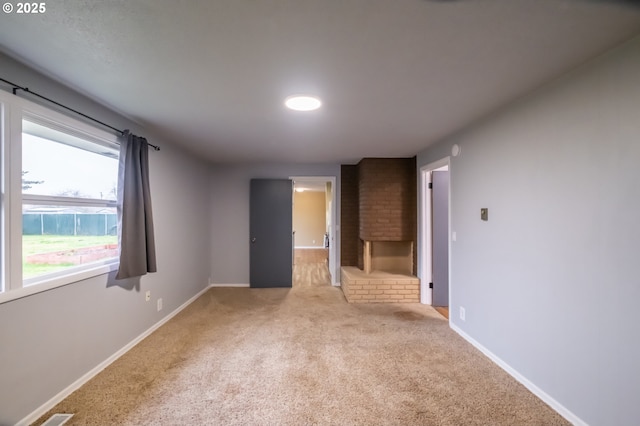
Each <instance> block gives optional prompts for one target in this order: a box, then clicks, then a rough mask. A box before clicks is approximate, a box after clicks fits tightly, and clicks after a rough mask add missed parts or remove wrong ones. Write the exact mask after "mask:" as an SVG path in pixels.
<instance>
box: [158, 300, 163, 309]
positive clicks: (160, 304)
mask: <svg viewBox="0 0 640 426" xmlns="http://www.w3.org/2000/svg"><path fill="white" fill-rule="evenodd" d="M161 310H162V298H160V299H158V312H160V311H161Z"/></svg>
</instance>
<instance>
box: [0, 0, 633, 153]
mask: <svg viewBox="0 0 640 426" xmlns="http://www.w3.org/2000/svg"><path fill="white" fill-rule="evenodd" d="M633 3H634V2H624V1H619V2H615V1H605V0H600V1H598V0H475V1H473V0H458V1H426V0H394V1H390V0H217V1H205V0H189V1H186V0H185V1H179V0H131V1H79V0H65V1H58V2H47V3H46V4H47V11H46V13H44V14H41V15H17V14H15V13H13V14H4V16H1V17H0V24H1V25H0V48H1V49H2V50H3V51H4V52H5V53H7V54H9V55H10V56H14V57H17V58H18V59H19V60H21V61H23V62H26V63H27V64H29V65H31V66H34V67H36V68H37V69H40V70H44V71H45V72H46V73H47V74H49V75H51V76H52V77H54V78H55V79H57V80H60V81H62V82H64V83H65V84H67V85H69V86H71V87H73V88H75V89H77V90H79V91H81V92H83V93H85V94H88V95H89V96H91V97H92V98H94V99H96V100H98V101H100V102H101V103H103V104H105V105H107V106H110V107H112V108H115V109H116V110H118V111H121V112H122V113H124V114H126V115H128V116H129V117H131V118H133V119H135V120H137V121H139V122H141V123H143V124H144V125H146V126H148V127H150V128H153V129H154V130H157V131H158V132H159V134H165V135H166V136H167V138H170V139H172V140H175V141H176V142H178V143H182V144H184V145H185V146H187V147H188V149H189V150H191V151H193V152H196V153H198V154H200V155H202V156H204V157H206V158H208V159H209V160H211V161H213V162H240V161H243V162H247V161H269V162H342V163H349V162H353V161H357V160H359V159H360V158H362V157H397V156H412V155H415V154H416V153H417V152H418V151H420V150H421V149H423V148H425V147H426V146H428V145H429V144H431V143H434V142H435V141H437V140H438V139H440V138H442V137H444V136H446V135H448V134H451V133H452V132H455V131H456V130H458V129H460V128H462V127H464V126H466V125H468V124H469V123H471V122H473V121H474V120H477V119H479V118H480V117H482V116H485V115H487V114H489V113H490V112H492V111H494V110H496V109H497V108H499V107H501V106H503V105H505V104H506V103H508V102H510V101H512V100H513V99H515V98H517V97H519V96H522V95H523V94H525V93H527V92H528V91H530V90H532V89H534V88H536V87H539V86H540V85H542V84H544V83H545V82H547V81H549V80H551V79H553V78H556V77H558V76H559V75H561V74H562V73H564V72H566V71H568V70H570V69H572V68H574V67H576V66H578V65H579V64H581V63H583V62H585V61H586V60H588V59H590V58H592V57H594V56H596V55H598V54H601V53H602V52H604V51H606V50H607V49H610V48H611V47H613V46H615V45H617V44H619V43H621V42H623V41H625V40H627V39H629V38H630V37H632V36H634V35H636V34H638V33H640V8H638V7H635V6H634V5H633ZM1 74H2V73H1V70H0V77H2V75H1ZM17 83H18V84H20V82H17ZM33 89H34V90H36V91H38V90H37V89H36V88H33ZM299 92H301V93H311V94H316V95H318V96H320V97H321V98H322V100H323V102H324V105H323V108H322V109H321V110H319V111H316V112H313V113H295V112H291V111H287V110H285V108H284V107H283V100H284V98H285V97H286V96H288V95H290V94H293V93H299ZM154 133H155V132H154Z"/></svg>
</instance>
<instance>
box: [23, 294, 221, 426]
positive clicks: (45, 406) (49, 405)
mask: <svg viewBox="0 0 640 426" xmlns="http://www.w3.org/2000/svg"><path fill="white" fill-rule="evenodd" d="M208 290H209V287H205V288H204V289H202V290H201V291H200V292H198V293H197V294H196V295H195V296H193V297H192V298H191V299H189V300H187V301H186V302H184V303H183V304H182V305H180V306H179V307H178V308H177V309H175V310H174V311H173V312H171V313H170V314H169V315H167V316H166V317H164V318H162V319H161V320H160V321H158V322H157V323H155V324H154V325H152V326H151V327H150V328H149V329H148V330H146V331H145V332H143V333H142V334H141V335H139V336H138V337H136V338H135V339H133V340H132V341H131V342H129V343H127V344H126V345H125V346H123V347H122V348H121V349H120V350H118V351H117V352H116V353H114V354H113V355H111V356H110V357H109V358H107V359H105V360H104V361H102V362H101V363H100V364H98V365H97V366H95V367H94V368H93V369H91V370H90V371H89V372H87V373H86V374H84V375H83V376H82V377H80V378H79V379H78V380H76V381H75V382H73V383H72V384H70V385H69V386H67V387H66V388H65V389H63V390H62V391H60V392H59V393H58V394H57V395H56V396H54V397H53V398H51V399H50V400H48V401H47V402H45V403H44V404H42V405H41V406H40V407H38V408H37V409H36V410H35V411H33V412H32V413H31V414H29V415H28V416H27V417H25V418H23V419H22V420H20V421H19V422H18V423H17V424H16V426H27V425H30V424H31V423H33V422H35V421H36V420H38V419H39V418H40V417H41V416H42V415H43V414H45V413H46V412H47V411H49V410H50V409H52V408H53V407H55V406H56V405H57V404H58V403H59V402H61V401H62V400H63V399H65V398H66V397H68V396H69V395H71V394H72V393H73V392H75V391H76V390H78V389H79V388H80V387H81V386H82V385H84V384H85V383H87V382H88V381H89V380H91V379H92V378H94V377H95V376H96V375H97V374H98V373H100V372H101V371H102V370H104V369H105V368H107V367H108V366H109V365H111V364H112V363H113V362H114V361H116V360H117V359H118V358H120V357H121V356H122V355H124V354H125V353H127V352H128V351H129V350H130V349H131V348H133V347H134V346H135V345H137V344H138V343H140V342H141V341H142V340H143V339H144V338H146V337H147V336H149V335H150V334H151V333H153V332H154V331H156V330H157V329H158V328H160V327H161V326H162V325H164V324H165V323H166V322H167V321H169V320H170V319H171V318H173V317H174V316H176V315H177V314H178V313H179V312H180V311H182V310H183V309H184V308H186V307H187V306H189V305H190V304H191V303H193V302H194V301H195V300H196V299H197V298H198V297H200V296H202V295H203V294H204V293H205V292H207V291H208Z"/></svg>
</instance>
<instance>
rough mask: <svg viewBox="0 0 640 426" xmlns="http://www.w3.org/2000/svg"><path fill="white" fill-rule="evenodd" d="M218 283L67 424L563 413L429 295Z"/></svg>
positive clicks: (85, 396) (549, 418) (489, 419)
mask: <svg viewBox="0 0 640 426" xmlns="http://www.w3.org/2000/svg"><path fill="white" fill-rule="evenodd" d="M295 276H296V279H295V280H294V288H293V289H248V288H213V289H211V290H209V291H208V292H207V293H206V294H204V295H203V296H202V297H200V298H199V299H198V300H196V301H195V302H194V303H192V304H191V305H190V306H189V307H188V308H186V309H185V310H184V311H182V312H181V313H180V314H178V315H177V316H176V317H175V318H173V319H172V320H171V321H169V322H168V323H167V324H165V325H164V326H162V327H161V328H160V329H159V330H157V331H156V332H155V333H153V334H152V335H151V336H149V337H148V338H146V339H145V340H144V341H142V342H141V343H140V344H138V345H137V346H136V347H134V348H133V349H132V350H131V351H129V352H128V353H127V354H125V355H124V356H122V357H121V358H120V359H118V360H117V361H116V362H114V363H113V364H112V365H111V366H109V367H108V368H107V369H105V370H104V371H103V372H102V373H100V374H99V375H97V376H96V377H95V378H93V379H92V380H91V381H89V382H88V383H87V384H86V385H84V386H83V387H82V388H80V389H79V390H78V391H76V392H75V393H73V394H72V395H71V396H69V397H68V398H67V399H65V400H64V401H62V402H61V403H60V404H58V405H57V406H56V407H54V409H52V410H51V411H50V412H49V413H47V414H46V415H45V416H43V417H42V418H41V419H40V420H39V421H38V422H36V424H39V423H41V422H43V421H44V420H45V419H46V418H48V417H49V416H50V415H51V414H52V413H74V417H73V418H72V419H71V421H70V422H68V423H67V424H70V425H536V426H538V425H564V424H568V423H567V422H566V421H565V420H564V419H562V418H561V417H560V416H559V415H558V414H556V413H555V412H554V411H553V410H551V409H550V408H549V407H548V406H547V405H545V404H544V403H543V402H541V401H540V400H539V399H538V398H536V397H535V396H534V395H533V394H531V393H530V392H529V391H527V390H526V389H525V388H524V387H523V386H522V385H520V384H518V383H517V382H516V381H515V380H513V379H512V378H511V377H510V376H509V375H507V374H506V373H505V372H504V371H502V370H501V369H500V368H498V367H497V366H496V365H495V364H493V363H492V362H491V361H490V360H488V359H487V358H486V357H484V356H483V355H482V354H481V353H480V352H478V351H477V350H476V349H475V348H473V347H472V346H470V345H469V344H468V343H467V342H465V341H464V340H463V339H462V338H460V337H459V336H458V335H457V334H456V333H454V332H453V331H451V329H450V328H449V326H448V323H447V321H446V320H445V319H444V318H443V317H442V316H441V315H440V314H438V313H437V312H436V311H435V310H433V309H432V308H430V307H428V306H424V305H417V304H410V305H406V304H403V305H399V304H376V305H362V304H358V305H349V304H348V303H346V301H345V299H344V297H343V295H342V292H341V291H340V289H339V288H334V287H331V286H329V285H328V284H327V278H328V272H326V265H325V264H316V265H313V264H311V265H296V270H295Z"/></svg>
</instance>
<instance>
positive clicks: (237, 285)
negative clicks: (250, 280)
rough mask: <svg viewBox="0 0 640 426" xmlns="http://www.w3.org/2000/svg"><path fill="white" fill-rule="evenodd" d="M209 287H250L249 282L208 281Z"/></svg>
mask: <svg viewBox="0 0 640 426" xmlns="http://www.w3.org/2000/svg"><path fill="white" fill-rule="evenodd" d="M209 287H210V288H212V287H251V285H250V284H232V283H226V284H225V283H209Z"/></svg>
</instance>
